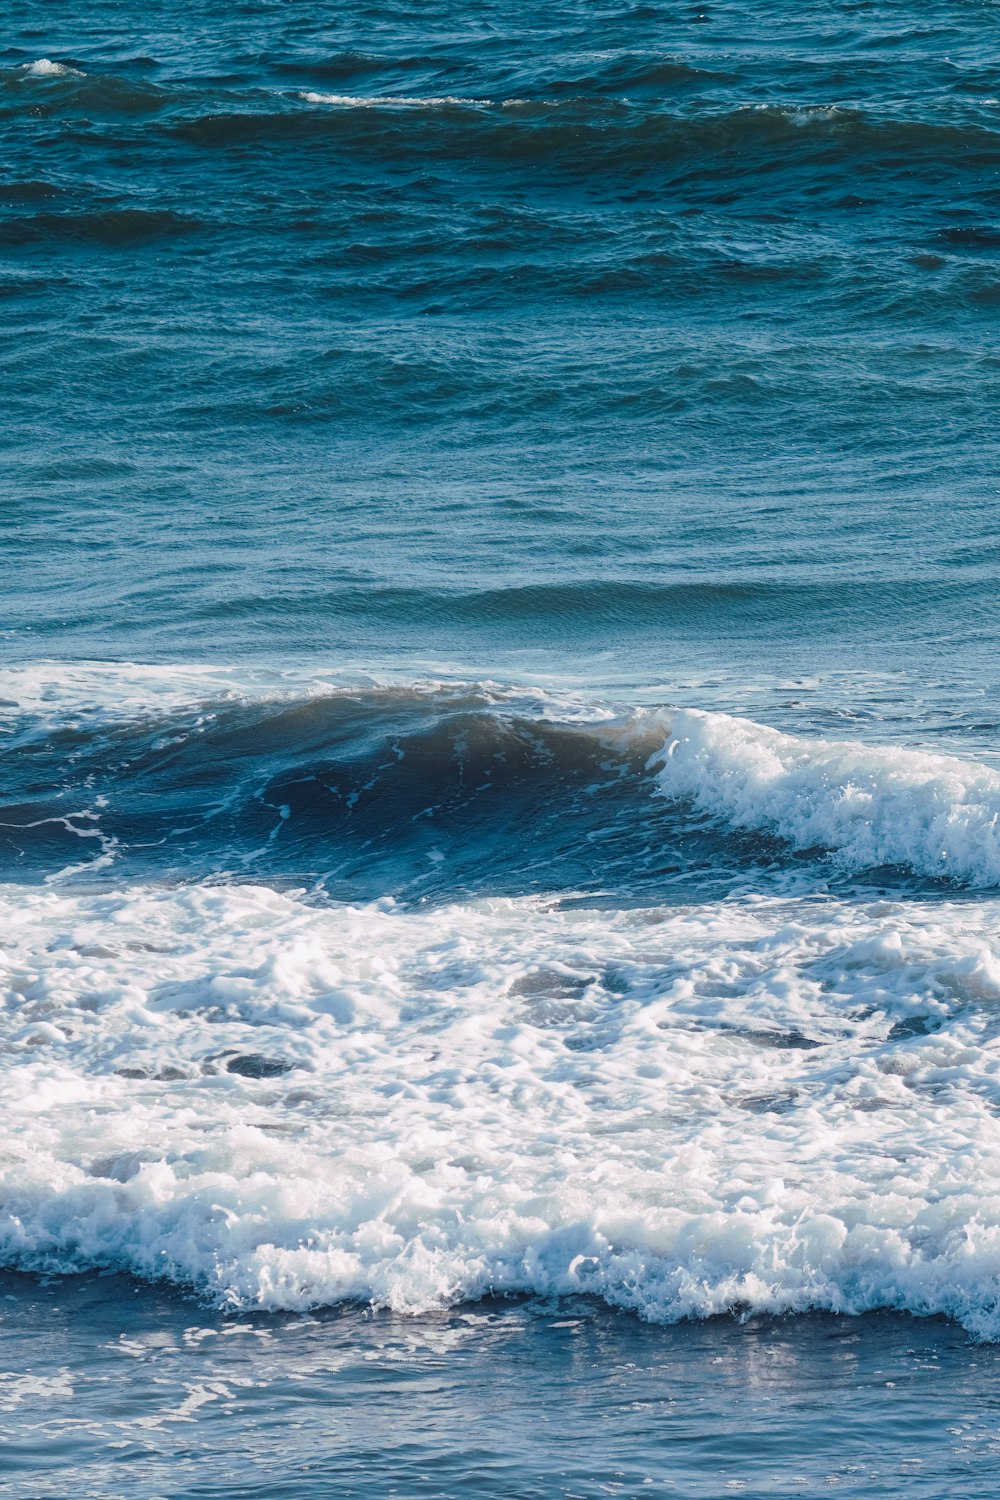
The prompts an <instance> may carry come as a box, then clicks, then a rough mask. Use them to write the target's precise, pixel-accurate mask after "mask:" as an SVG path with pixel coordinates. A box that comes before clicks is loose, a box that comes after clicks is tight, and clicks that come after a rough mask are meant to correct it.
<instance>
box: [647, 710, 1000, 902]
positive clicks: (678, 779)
mask: <svg viewBox="0 0 1000 1500" xmlns="http://www.w3.org/2000/svg"><path fill="white" fill-rule="evenodd" d="M662 717H664V718H665V722H666V726H667V728H666V740H665V744H664V748H663V750H662V752H660V751H657V752H656V753H655V754H654V755H653V757H652V759H651V761H650V765H651V768H653V769H655V770H656V771H657V774H658V780H659V785H660V789H661V790H662V791H663V792H664V793H665V794H666V795H667V796H670V797H687V798H690V799H692V800H693V801H694V802H695V804H696V805H697V806H698V807H699V808H701V809H703V810H704V811H705V812H708V813H712V814H714V815H716V816H718V817H721V818H724V819H725V820H726V821H727V822H728V823H729V824H731V825H735V826H737V827H741V828H756V829H768V830H770V831H773V832H775V833H777V834H779V835H780V836H781V837H782V838H783V839H786V840H787V841H788V842H789V843H790V844H792V845H793V846H794V847H795V848H796V849H814V848H819V849H828V850H832V851H834V852H835V854H836V857H837V861H838V863H839V864H840V865H841V866H842V867H843V868H846V869H850V870H856V871H862V870H870V869H874V868H878V867H879V866H882V865H902V866H904V867H906V868H908V869H911V870H913V871H915V872H916V873H917V874H920V875H928V876H932V877H934V876H941V877H942V878H946V879H952V880H957V881H962V882H966V883H969V884H972V885H980V886H995V885H997V884H1000V772H997V771H995V770H992V769H991V768H990V767H988V766H985V765H982V764H980V763H979V762H977V761H973V760H960V759H958V758H957V757H954V756H947V755H932V754H925V753H923V752H921V751H918V750H910V749H906V748H902V747H894V746H881V745H865V744H861V743H859V742H854V741H850V740H826V739H813V738H806V737H801V738H800V737H798V736H794V735H788V734H781V733H779V732H778V731H777V730H775V729H769V728H767V727H766V726H765V725H763V724H755V723H753V722H752V721H751V720H749V719H737V718H730V717H729V716H728V715H726V714H711V713H702V712H699V711H697V710H681V711H678V712H676V713H674V714H672V715H669V716H666V715H664V716H662Z"/></svg>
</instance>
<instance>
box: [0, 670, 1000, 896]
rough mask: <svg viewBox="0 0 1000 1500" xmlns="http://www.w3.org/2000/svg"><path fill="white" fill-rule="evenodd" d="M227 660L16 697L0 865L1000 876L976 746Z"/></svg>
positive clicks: (294, 874)
mask: <svg viewBox="0 0 1000 1500" xmlns="http://www.w3.org/2000/svg"><path fill="white" fill-rule="evenodd" d="M18 675H20V685H21V686H22V688H23V687H24V685H25V682H24V676H23V674H15V676H14V677H13V678H12V679H11V682H12V684H14V685H16V684H17V678H18ZM123 678H124V680H125V681H126V682H127V676H125V674H115V673H114V672H113V671H112V673H111V674H110V676H109V679H108V681H109V685H110V686H111V690H112V692H113V691H115V685H116V684H119V685H120V684H121V682H122V680H123ZM84 679H85V680H86V674H84ZM98 680H99V679H95V677H94V676H93V675H91V678H90V681H91V691H93V688H94V684H95V682H96V681H98ZM168 682H169V679H168ZM237 683H238V679H236V680H234V682H233V683H232V684H231V685H230V686H229V687H228V688H226V687H225V686H223V695H222V696H221V697H216V698H211V697H209V698H207V699H206V698H195V700H194V701H191V700H188V701H185V687H184V685H183V684H179V685H178V684H175V688H174V695H173V696H171V690H170V687H169V686H167V689H166V699H165V701H160V702H158V701H157V689H161V690H162V686H163V685H162V683H157V680H156V678H155V676H154V677H153V678H152V679H151V680H150V679H149V678H148V677H147V679H146V680H145V682H143V680H142V677H141V674H140V678H139V681H138V690H139V697H138V699H136V700H135V701H134V702H133V703H132V704H131V705H130V704H129V703H128V701H127V700H126V701H124V702H120V703H118V704H117V705H115V706H114V707H111V706H110V705H106V706H105V708H104V709H103V710H102V709H101V708H100V707H99V706H97V705H92V706H91V707H89V709H84V711H83V712H81V711H80V710H81V705H80V704H79V703H77V705H76V707H75V708H74V705H73V701H72V698H70V699H69V700H68V701H66V702H63V703H62V704H61V705H60V704H59V703H56V704H55V705H52V704H50V703H47V702H46V701H45V695H44V692H43V694H42V697H41V700H40V701H36V702H34V703H32V702H31V701H30V698H29V701H27V702H22V703H21V704H18V703H17V702H16V701H15V702H12V704H11V707H10V708H8V710H7V711H6V725H5V726H4V727H5V729H6V742H7V749H6V756H5V760H6V774H5V784H4V801H3V805H2V807H0V847H2V848H3V850H4V853H5V858H6V862H7V866H8V869H9V870H11V871H16V872H17V873H18V874H19V875H20V877H21V878H23V879H27V880H34V881H41V882H45V883H50V884H51V883H63V882H66V881H73V880H74V879H76V880H79V879H90V880H93V879H107V878H114V879H115V880H122V879H143V880H148V879H150V878H152V877H156V878H157V879H160V880H163V879H170V880H180V879H189V878H191V877H192V876H194V877H198V878H205V877H213V878H217V879H221V878H238V879H264V880H270V881H273V880H275V879H279V880H281V881H283V882H284V883H286V884H287V883H289V882H293V883H297V884H301V885H303V886H306V887H307V888H309V889H312V890H314V891H322V892H324V893H325V894H326V895H331V896H335V897H339V898H342V899H350V900H357V899H359V898H371V899H374V898H376V897H378V896H381V895H392V896H393V897H395V898H396V899H402V900H406V901H411V902H412V901H427V900H436V901H443V900H448V901H450V900H454V899H455V898H456V897H457V896H468V895H488V894H492V895H510V896H522V895H526V894H532V893H546V892H549V893H552V892H558V891H563V892H566V891H574V892H578V893H583V892H595V893H596V892H608V891H613V892H614V893H615V895H616V897H617V899H619V900H622V901H626V902H634V901H645V902H649V901H651V900H658V899H662V898H664V897H669V898H670V899H672V900H681V899H697V897H698V896H699V895H702V896H703V895H704V894H705V893H706V892H708V891H712V892H715V893H716V894H718V895H721V894H723V893H724V892H725V891H727V890H733V889H739V888H742V887H744V886H745V885H746V882H747V879H748V878H752V879H753V880H755V881H756V882H757V883H758V884H761V885H762V888H763V887H768V888H769V887H772V886H777V887H778V888H780V889H786V888H787V887H788V884H789V882H795V881H796V880H798V881H799V882H801V881H802V880H815V881H820V882H822V881H831V880H832V881H834V882H836V881H837V880H841V881H842V880H843V879H844V878H847V877H862V876H863V877H866V878H867V879H868V881H869V882H871V881H873V880H874V881H876V882H877V881H878V880H881V881H882V882H883V883H889V884H892V883H893V882H894V881H895V882H896V883H898V882H899V880H900V879H909V880H910V883H911V884H913V883H914V882H917V884H918V885H919V883H920V881H921V880H922V881H923V882H924V883H925V884H926V882H928V881H929V882H930V883H931V885H932V886H934V885H936V884H940V883H941V882H951V883H957V884H960V885H963V886H973V887H986V888H990V887H995V886H997V885H1000V832H998V828H1000V772H998V771H996V770H993V769H991V768H990V767H989V766H986V765H983V764H981V763H979V762H977V761H975V760H973V759H959V758H957V757H953V756H946V755H941V754H931V753H927V752H921V751H918V750H914V749H911V748H907V747H905V746H898V747H893V746H879V745H871V744H864V743H862V742H860V741H850V740H834V739H821V738H815V737H806V736H801V735H799V736H795V735H788V734H782V733H779V732H778V731H776V730H772V729H769V728H768V727H766V726H764V725H761V724H757V723H755V722H753V721H752V720H748V719H745V718H737V717H733V716H731V715H727V714H721V713H706V712H704V711H699V710H696V709H683V708H676V709H672V708H655V707H651V708H646V709H634V710H631V711H628V710H621V709H619V710H616V709H615V708H614V707H612V706H610V705H601V704H599V703H594V702H588V701H587V700H586V699H584V698H582V697H580V696H576V697H573V696H571V695H567V694H565V693H564V694H562V695H561V696H560V695H559V694H556V693H551V692H550V693H541V694H539V693H531V692H528V691H525V690H518V689H514V688H507V689H504V688H502V687H500V686H498V685H496V684H488V683H487V684H475V683H452V684H446V683H438V684H434V683H426V684H423V685H420V684H417V685H410V686H407V685H395V686H389V685H384V686H374V685H369V686H361V685H359V686H356V687H353V688H350V687H339V688H338V687H336V686H335V685H334V684H323V685H317V686H315V687H314V689H313V691H311V692H309V693H306V694H305V695H303V694H302V693H301V691H299V692H296V691H295V690H291V689H288V688H285V689H284V691H282V692H278V693H275V692H272V693H268V692H267V691H266V690H265V691H264V692H263V694H262V693H261V691H260V690H258V691H257V692H256V693H254V692H247V690H246V686H244V687H242V688H241V687H238V686H237ZM213 685H216V686H217V688H218V686H222V684H212V683H211V680H210V679H209V680H208V681H204V680H203V681H199V679H198V676H197V674H195V675H194V676H193V677H192V678H191V679H190V681H189V682H188V684H187V685H186V688H187V691H188V692H190V691H192V690H193V691H195V692H197V691H199V690H201V691H204V688H205V687H211V686H213ZM178 686H180V689H181V690H180V692H179V694H178V693H177V687H178ZM151 687H152V689H153V694H152V697H149V696H148V694H149V691H150V688H151ZM144 691H145V693H146V694H147V697H146V699H145V703H143V697H142V694H143V692H144ZM53 708H54V711H53ZM0 714H2V710H0Z"/></svg>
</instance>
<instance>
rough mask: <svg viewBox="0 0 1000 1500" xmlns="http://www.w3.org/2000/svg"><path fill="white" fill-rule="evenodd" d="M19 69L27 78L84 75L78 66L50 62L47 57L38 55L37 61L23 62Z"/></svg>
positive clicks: (77, 76) (78, 76) (76, 76)
mask: <svg viewBox="0 0 1000 1500" xmlns="http://www.w3.org/2000/svg"><path fill="white" fill-rule="evenodd" d="M21 71H22V72H23V73H26V74H27V75H28V77H29V78H67V77H70V78H83V77H85V76H86V75H85V74H84V73H82V72H81V71H80V69H79V68H71V67H69V66H68V64H66V63H58V62H52V60H51V59H50V58H48V57H40V58H39V59H38V61H37V62H33V63H24V64H23V65H22V68H21Z"/></svg>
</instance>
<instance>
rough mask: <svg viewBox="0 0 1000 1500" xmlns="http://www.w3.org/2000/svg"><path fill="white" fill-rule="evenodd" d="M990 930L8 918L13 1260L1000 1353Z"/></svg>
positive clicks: (473, 911) (946, 919) (551, 919)
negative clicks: (508, 1300)
mask: <svg viewBox="0 0 1000 1500" xmlns="http://www.w3.org/2000/svg"><path fill="white" fill-rule="evenodd" d="M998 918H1000V902H998V901H997V900H996V899H994V898H983V899H981V900H980V901H979V902H977V903H975V904H971V905H970V904H968V903H963V902H954V903H944V902H942V903H937V904H933V903H932V904H920V903H910V904H904V903H898V904H891V903H878V904H872V905H869V906H864V907H852V906H850V905H847V904H842V903H839V902H836V901H832V900H821V901H817V900H811V901H804V902H800V903H792V902H781V901H774V900H763V899H761V900H755V901H749V902H746V903H744V904H742V905H734V904H730V903H722V904H718V905H707V906H704V907H701V908H694V909H674V910H670V911H656V912H648V911H637V912H631V913H629V912H621V913H607V912H596V911H590V910H585V909H565V910H559V909H554V908H549V907H546V906H545V905H544V904H542V903H538V902H531V901H496V902H484V903H478V904H473V905H463V906H452V907H448V908H444V909H439V910H422V911H419V912H404V911H401V910H399V909H396V908H395V907H393V906H392V905H391V904H390V903H380V904H378V905H376V906H372V907H365V908H361V907H332V908H319V907H314V906H310V905H309V904H306V903H305V902H303V901H301V900H298V899H295V898H293V897H290V896H288V895H282V894H278V893H275V892H273V891H270V890H265V889H261V888H255V887H240V888H230V889H211V888H207V887H192V888H190V889H186V890H178V891H163V890H154V889H145V890H143V889H137V890H132V891H130V892H119V893H104V894H100V895H95V894H88V895H75V896H71V895H67V894H66V893H65V892H60V891H58V890H54V889H49V890H42V891H38V890H35V891H29V890H25V889H23V888H15V887H5V888H2V889H0V934H2V945H3V949H4V952H3V955H2V958H0V991H2V995H3V1002H4V1003H3V1010H2V1014H0V1088H2V1090H3V1098H4V1106H5V1107H4V1114H5V1126H4V1134H3V1140H2V1143H0V1202H2V1205H3V1217H2V1219H0V1247H2V1250H0V1253H2V1258H3V1260H4V1261H5V1262H6V1263H8V1264H16V1265H21V1266H25V1267H28V1266H35V1267H48V1268H63V1269H71V1268H77V1269H78V1268H81V1267H84V1266H92V1265H98V1264H109V1265H115V1266H119V1267H125V1268H128V1269H130V1270H132V1271H134V1272H137V1273H139V1274H141V1275H146V1276H165V1277H169V1278H172V1279H175V1280H178V1281H182V1282H185V1283H190V1284H193V1285H195V1286H197V1287H199V1288H200V1289H202V1290H203V1291H204V1292H206V1293H207V1294H208V1295H209V1296H211V1297H212V1298H214V1299H215V1300H217V1301H218V1302H220V1303H228V1304H231V1305H235V1306H242V1307H272V1308H276V1307H292V1308H296V1307H298V1308H306V1307H310V1306H314V1305H317V1304H321V1303H332V1302H336V1301H338V1300H341V1299H344V1298H363V1299H367V1298H371V1299H374V1300H375V1301H376V1302H378V1303H380V1304H384V1305H387V1306H391V1307H394V1308H398V1309H401V1310H404V1311H419V1310H422V1309H427V1308H432V1307H437V1306H441V1305H442V1304H446V1303H450V1302H455V1301H458V1300H461V1299H463V1298H467V1297H476V1296H479V1295H481V1294H483V1293H485V1292H487V1291H489V1290H490V1289H493V1290H497V1291H515V1290H518V1291H535V1292H541V1293H553V1292H555V1293H560V1292H574V1291H585V1292H592V1293H594V1294H596V1295H598V1296H601V1297H603V1298H605V1299H606V1300H607V1301H608V1302H610V1303H613V1304H616V1305H621V1306H625V1307H631V1308H635V1309H637V1310H639V1311H640V1312H641V1313H642V1314H643V1315H644V1316H647V1317H650V1318H654V1319H674V1318H677V1317H681V1316H686V1315H699V1316H700V1315H706V1314H710V1313H715V1312H720V1311H723V1310H725V1309H727V1308H731V1307H737V1306H744V1305H746V1306H751V1307H756V1308H767V1309H772V1310H790V1309H801V1308H806V1307H823V1308H830V1309H834V1310H838V1311H861V1310H863V1309H867V1308H874V1307H881V1306H890V1307H901V1308H910V1309H912V1310H913V1311H915V1312H921V1313H934V1312H943V1313H948V1314H951V1315H952V1316H954V1317H957V1318H959V1319H961V1320H962V1322H963V1323H964V1324H965V1325H966V1327H968V1328H969V1329H971V1330H973V1331H974V1332H975V1333H977V1334H980V1335H983V1336H988V1337H997V1336H1000V1311H998V1308H1000V1295H998V1293H1000V1197H998V1195H997V1193H996V1182H997V1179H998V1177H1000V1124H998V1116H997V1108H998V1104H1000V1038H998V1036H997V1028H996V1026H995V1019H994V1018H995V1014H996V1008H997V1004H998V1002H1000V951H998V939H997V933H998V931H1000V922H998ZM893 1028H895V1031H894V1030H893ZM935 1028H936V1029H935ZM910 1033H912V1034H910ZM234 1057H235V1058H244V1059H245V1058H258V1059H259V1058H265V1059H269V1060H270V1061H271V1062H272V1063H274V1062H279V1061H280V1062H281V1063H283V1064H288V1065H293V1066H292V1067H291V1070H290V1071H287V1072H286V1073H284V1074H283V1075H281V1076H277V1075H275V1076H263V1077H259V1078H254V1077H246V1076H242V1075H241V1074H240V1073H238V1072H229V1071H227V1065H228V1063H229V1062H231V1061H232V1060H233V1058H234ZM239 1066H241V1067H243V1068H244V1069H245V1070H246V1069H249V1070H250V1071H253V1070H254V1068H255V1067H257V1070H258V1071H261V1069H260V1067H259V1064H254V1063H245V1062H244V1063H242V1064H239ZM263 1071H264V1072H265V1073H266V1072H267V1069H266V1068H264V1069H263Z"/></svg>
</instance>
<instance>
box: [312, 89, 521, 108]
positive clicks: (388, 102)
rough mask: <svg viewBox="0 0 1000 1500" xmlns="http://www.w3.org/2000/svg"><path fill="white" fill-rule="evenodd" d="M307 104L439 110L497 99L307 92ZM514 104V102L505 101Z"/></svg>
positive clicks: (494, 101)
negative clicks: (444, 106) (447, 105)
mask: <svg viewBox="0 0 1000 1500" xmlns="http://www.w3.org/2000/svg"><path fill="white" fill-rule="evenodd" d="M299 98H300V99H303V100H304V101H305V102H306V103H307V104H335V105H339V106H340V107H341V108H342V109H394V108H399V109H437V108H439V107H440V106H441V105H444V104H462V105H488V104H495V103H496V100H495V99H470V98H467V97H464V96H462V95H460V94H430V95H415V94H318V93H315V92H313V91H312V90H307V91H305V92H304V93H300V94H299ZM504 102H505V103H513V102H514V101H513V100H505V101H504Z"/></svg>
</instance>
